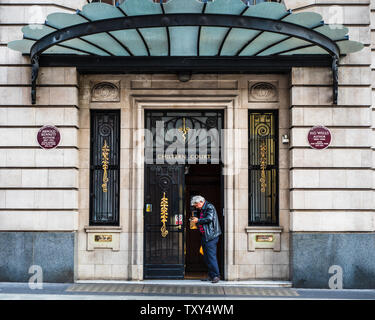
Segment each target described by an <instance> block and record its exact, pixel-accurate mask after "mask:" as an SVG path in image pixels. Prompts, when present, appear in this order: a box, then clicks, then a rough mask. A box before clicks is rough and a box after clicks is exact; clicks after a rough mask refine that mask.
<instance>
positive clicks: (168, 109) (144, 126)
mask: <svg viewBox="0 0 375 320" xmlns="http://www.w3.org/2000/svg"><path fill="white" fill-rule="evenodd" d="M161 111H174V112H176V113H177V112H186V113H188V112H194V111H217V112H220V113H221V116H222V129H225V125H226V118H225V110H223V109H222V108H194V109H185V108H181V109H180V108H178V109H171V108H147V109H146V108H144V109H143V113H142V115H143V128H144V129H147V126H146V113H147V112H151V113H152V112H161ZM224 141H225V139H223V141H221V148H220V155H219V163H218V164H219V165H220V168H221V173H220V195H221V199H222V205H221V210H220V211H221V212H217V214H218V215H219V214H221V216H222V225H220V227H221V231H222V235H221V236H220V237H221V239H220V240H219V241H221V250H220V251H221V252H220V254H221V261H220V265H219V269H220V271H221V272H220V273H221V274H222V276H223V280H224V279H225V278H226V273H225V271H226V270H225V265H226V263H225V261H226V256H225V248H226V242H225V240H226V239H225V215H224V212H225V190H224V189H225V188H224V183H225V181H224V174H223V168H224V163H223V159H222V155H224V156H225V153H224V152H225V149H222V148H225V146H224ZM144 150H145V149H144V145H143V152H144ZM143 155H144V153H143ZM155 160H156V159H155ZM155 165H156V164H155ZM185 165H187V163H186V164H185ZM198 165H199V164H198ZM142 171H143V182H144V184H143V215H142V216H143V224H142V227H143V263H142V266H143V279H145V268H144V266H145V250H146V233H145V221H144V215H145V192H146V180H147V173H146V171H147V165H146V164H144V165H143V170H142ZM183 183H184V186H185V184H186V182H185V179H184V182H183ZM184 197H185V195H184ZM185 201H186V199H185ZM183 227H185V225H183ZM182 237H183V251H184V252H183V255H184V259H183V260H184V264H185V263H186V262H185V247H186V234H185V231H183V236H182ZM185 267H186V266H184V274H185ZM170 279H172V278H170ZM175 279H180V278H175ZM181 280H182V279H181Z"/></svg>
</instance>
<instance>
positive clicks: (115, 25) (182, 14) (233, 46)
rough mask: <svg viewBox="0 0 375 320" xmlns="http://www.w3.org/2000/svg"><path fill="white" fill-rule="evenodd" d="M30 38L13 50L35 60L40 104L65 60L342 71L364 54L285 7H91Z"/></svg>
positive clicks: (179, 0)
mask: <svg viewBox="0 0 375 320" xmlns="http://www.w3.org/2000/svg"><path fill="white" fill-rule="evenodd" d="M22 32H23V34H24V37H23V39H22V40H15V41H12V42H10V43H8V47H9V48H11V49H14V50H18V51H20V52H22V53H23V54H29V55H30V57H31V62H32V65H33V79H32V80H33V89H34V91H33V103H35V80H36V77H37V72H38V68H39V60H40V58H41V57H43V56H50V55H54V56H56V57H57V56H58V57H59V59H60V60H61V59H62V58H61V57H60V56H61V55H63V56H65V57H67V59H68V58H69V59H72V61H78V60H79V59H80V58H79V57H81V58H82V59H85V57H90V58H91V59H94V58H92V57H95V58H97V57H100V58H103V59H105V58H106V57H107V58H109V57H112V58H113V57H116V59H119V57H122V58H121V59H122V61H124V63H125V62H126V61H131V59H130V58H132V57H138V58H139V57H144V59H145V60H144V61H145V62H146V64H147V59H150V58H152V57H171V59H170V61H171V62H173V63H176V61H177V60H176V59H178V58H181V59H183V58H184V57H189V58H194V57H196V58H202V57H205V58H212V59H219V58H224V57H231V58H236V59H238V61H241V59H242V60H243V59H244V58H250V57H251V58H252V59H254V58H258V59H262V58H264V57H273V59H278V58H280V57H284V56H295V57H296V56H311V55H326V56H329V57H331V58H332V61H333V63H332V65H333V66H334V68H333V69H335V68H336V67H337V59H338V58H339V57H340V56H341V55H345V54H347V53H351V52H356V51H359V50H361V49H362V48H363V44H361V43H359V42H356V41H351V40H349V39H348V35H347V34H348V28H346V27H344V26H342V25H327V24H325V23H324V22H323V21H322V16H321V15H319V14H317V13H314V12H301V13H295V14H294V13H292V12H291V10H286V8H285V6H284V5H283V4H281V3H276V2H263V3H259V4H257V5H249V4H248V2H247V1H245V0H215V1H203V0H202V1H199V0H169V1H167V2H166V1H160V2H159V1H152V0H125V1H124V2H122V3H121V4H118V5H116V6H112V5H108V4H105V3H89V4H87V5H85V6H84V7H83V8H82V10H77V12H76V13H75V14H68V13H61V12H57V13H52V14H50V15H48V16H47V19H46V21H45V23H44V24H37V25H36V24H32V25H28V26H25V27H23V28H22ZM74 57H78V58H77V59H78V60H77V59H76V58H74ZM172 57H173V59H172ZM128 58H129V59H128ZM82 59H81V60H82ZM127 59H128V60H127ZM90 61H96V63H97V61H105V60H90ZM181 61H182V60H181ZM185 61H186V60H185ZM231 61H233V59H232V60H231ZM165 65H166V66H167V64H165ZM335 66H336V67H335ZM334 79H335V75H334ZM336 95H337V93H336Z"/></svg>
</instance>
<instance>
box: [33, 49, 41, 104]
mask: <svg viewBox="0 0 375 320" xmlns="http://www.w3.org/2000/svg"><path fill="white" fill-rule="evenodd" d="M38 73H39V56H38V55H35V56H33V57H32V59H31V104H36V80H37V79H38Z"/></svg>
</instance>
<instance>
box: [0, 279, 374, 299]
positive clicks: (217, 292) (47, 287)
mask: <svg viewBox="0 0 375 320" xmlns="http://www.w3.org/2000/svg"><path fill="white" fill-rule="evenodd" d="M39 286H40V287H39V288H38V286H37V285H36V284H35V283H32V284H29V283H14V282H11V283H10V282H1V283H0V300H155V301H162V300H185V301H189V299H190V300H192V299H194V300H195V301H196V300H197V299H198V300H221V301H227V300H375V289H335V290H333V289H332V290H331V289H299V288H292V287H291V283H290V282H287V281H279V282H275V281H238V282H234V281H220V282H219V283H217V284H212V283H210V282H203V281H200V280H178V281H176V280H144V281H78V282H76V283H41V284H39Z"/></svg>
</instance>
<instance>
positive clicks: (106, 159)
mask: <svg viewBox="0 0 375 320" xmlns="http://www.w3.org/2000/svg"><path fill="white" fill-rule="evenodd" d="M109 151H110V148H109V146H108V145H107V140H104V145H103V147H102V168H103V184H102V189H103V192H108V189H107V183H108V181H109V179H108V172H107V170H108V164H109Z"/></svg>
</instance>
